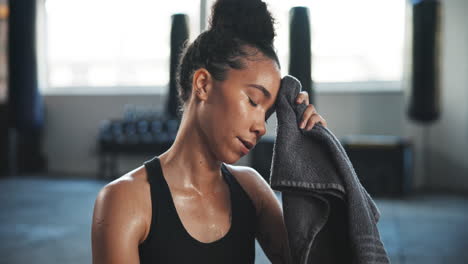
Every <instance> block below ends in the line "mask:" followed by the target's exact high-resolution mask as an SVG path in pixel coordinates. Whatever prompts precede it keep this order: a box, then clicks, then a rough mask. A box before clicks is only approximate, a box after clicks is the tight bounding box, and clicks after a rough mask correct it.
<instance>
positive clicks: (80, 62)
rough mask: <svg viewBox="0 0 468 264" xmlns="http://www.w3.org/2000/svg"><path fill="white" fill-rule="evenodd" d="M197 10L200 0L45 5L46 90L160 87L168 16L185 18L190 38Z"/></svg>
mask: <svg viewBox="0 0 468 264" xmlns="http://www.w3.org/2000/svg"><path fill="white" fill-rule="evenodd" d="M199 10H200V3H199V1H184V0H171V1H165V2H164V3H161V2H160V1H154V0H132V1H124V0H79V1H78V0H47V1H46V15H47V20H46V25H47V26H46V32H47V34H46V35H47V40H46V41H47V52H46V53H47V64H48V74H47V75H48V85H47V91H54V90H61V91H63V92H66V91H64V90H65V89H68V90H79V89H81V90H84V91H93V90H99V91H102V90H103V89H104V87H108V88H107V89H109V92H111V93H119V92H125V91H122V90H132V91H135V89H136V90H138V91H141V90H142V89H143V90H144V89H145V88H144V87H146V88H147V89H148V91H150V90H153V91H154V89H155V87H158V86H159V87H162V86H165V85H166V84H167V83H168V82H169V66H168V65H169V55H170V27H171V15H172V14H175V13H185V14H187V15H188V16H189V23H190V28H189V30H190V32H191V38H192V39H193V37H194V36H196V35H198V34H199ZM93 87H94V88H93ZM96 87H100V88H99V89H96ZM164 91H166V88H164Z"/></svg>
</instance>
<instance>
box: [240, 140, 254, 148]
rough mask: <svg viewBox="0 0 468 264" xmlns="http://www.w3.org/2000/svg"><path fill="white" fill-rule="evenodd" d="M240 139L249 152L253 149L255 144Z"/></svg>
mask: <svg viewBox="0 0 468 264" xmlns="http://www.w3.org/2000/svg"><path fill="white" fill-rule="evenodd" d="M238 139H239V140H240V141H241V142H242V144H244V146H245V147H246V148H247V149H248V150H250V149H252V148H253V146H254V144H253V143H251V142H250V141H247V140H244V139H242V138H238Z"/></svg>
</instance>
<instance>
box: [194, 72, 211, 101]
mask: <svg viewBox="0 0 468 264" xmlns="http://www.w3.org/2000/svg"><path fill="white" fill-rule="evenodd" d="M212 87H213V78H212V76H211V74H210V73H209V72H208V71H207V70H206V69H205V68H200V69H198V70H196V71H195V72H194V73H193V80H192V95H193V96H195V97H196V98H198V99H200V100H203V101H204V100H206V99H207V98H208V93H209V92H210V90H211V89H212Z"/></svg>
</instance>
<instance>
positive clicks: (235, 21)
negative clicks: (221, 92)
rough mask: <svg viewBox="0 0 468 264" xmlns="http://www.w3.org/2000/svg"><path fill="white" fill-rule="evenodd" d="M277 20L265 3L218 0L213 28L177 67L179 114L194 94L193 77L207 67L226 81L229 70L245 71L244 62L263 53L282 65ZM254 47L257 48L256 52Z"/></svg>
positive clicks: (190, 48)
mask: <svg viewBox="0 0 468 264" xmlns="http://www.w3.org/2000/svg"><path fill="white" fill-rule="evenodd" d="M274 23H275V22H274V19H273V17H272V16H271V14H270V12H269V11H268V9H267V6H266V4H265V3H264V2H262V1H261V0H218V1H216V3H214V5H213V7H212V11H211V19H210V28H209V29H208V30H207V31H204V32H203V33H201V34H200V35H199V36H198V37H197V38H196V39H195V40H194V41H193V43H191V44H190V45H188V46H186V47H185V49H184V51H183V52H182V54H181V57H180V62H179V65H178V68H177V75H176V78H177V92H178V99H179V105H180V108H179V114H180V115H182V113H183V110H184V105H185V103H186V102H187V101H188V99H189V98H190V95H191V92H192V80H193V74H194V72H195V71H196V70H198V69H200V68H205V69H206V70H207V71H208V72H209V73H210V74H211V75H212V76H213V78H214V79H215V80H218V81H224V80H225V79H226V72H227V70H228V69H229V68H233V69H243V68H244V67H245V63H244V59H247V58H249V57H252V56H255V55H256V54H257V53H258V52H261V53H262V54H263V55H264V56H266V57H268V58H270V59H272V60H274V61H275V62H276V63H277V65H278V67H279V66H280V63H279V60H278V56H277V55H276V51H275V48H274V46H273V39H274V38H275V29H274ZM252 48H253V49H252Z"/></svg>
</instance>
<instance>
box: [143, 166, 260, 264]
mask: <svg viewBox="0 0 468 264" xmlns="http://www.w3.org/2000/svg"><path fill="white" fill-rule="evenodd" d="M144 164H145V168H146V172H147V175H148V181H149V184H150V190H151V202H152V219H151V226H150V231H149V234H148V237H147V238H146V240H145V241H143V243H141V244H140V245H139V246H138V251H139V255H140V263H141V264H150V263H157V264H182V263H191V264H192V263H195V264H198V263H203V264H210V263H216V264H219V263H225V264H229V263H236V264H239V263H242V264H249V263H254V261H255V231H256V214H255V207H254V205H253V202H252V200H251V199H250V198H249V196H248V195H247V193H246V192H245V191H244V190H243V189H242V187H241V186H240V184H239V183H238V182H237V180H236V179H235V177H234V176H233V175H232V174H231V173H230V172H229V171H228V169H227V168H226V166H225V165H224V164H222V166H221V172H222V175H223V178H224V180H225V181H226V182H227V184H228V186H229V190H230V197H231V212H232V215H231V227H230V229H229V231H228V232H227V233H226V235H225V236H223V237H222V238H220V239H219V240H216V241H214V242H211V243H203V242H200V241H198V240H196V239H194V238H193V237H192V236H191V235H190V234H189V233H188V232H187V231H186V229H185V227H184V226H183V224H182V222H181V220H180V218H179V216H178V214H177V210H176V208H175V205H174V202H173V200H172V196H171V193H170V189H169V186H168V184H167V182H166V180H165V178H164V176H163V172H162V168H161V163H160V160H159V157H155V158H153V159H151V160H149V161H147V162H145V163H144Z"/></svg>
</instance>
